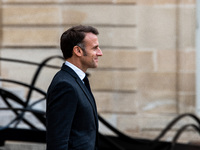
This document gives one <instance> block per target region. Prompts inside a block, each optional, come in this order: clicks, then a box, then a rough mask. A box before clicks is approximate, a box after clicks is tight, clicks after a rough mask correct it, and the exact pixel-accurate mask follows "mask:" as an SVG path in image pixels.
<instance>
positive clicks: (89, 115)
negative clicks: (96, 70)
mask: <svg viewBox="0 0 200 150" xmlns="http://www.w3.org/2000/svg"><path fill="white" fill-rule="evenodd" d="M46 118H47V150H72V149H73V150H95V149H97V133H98V116H97V110H96V105H95V101H94V99H93V96H91V94H90V93H89V91H88V90H87V88H86V86H85V85H84V84H83V82H82V81H81V79H80V78H79V77H78V75H77V74H76V73H75V72H74V71H73V70H72V69H71V68H70V67H68V66H66V65H65V64H63V66H62V68H61V70H60V71H59V72H58V73H57V74H56V75H55V77H54V78H53V80H52V82H51V84H50V86H49V89H48V91H47V111H46Z"/></svg>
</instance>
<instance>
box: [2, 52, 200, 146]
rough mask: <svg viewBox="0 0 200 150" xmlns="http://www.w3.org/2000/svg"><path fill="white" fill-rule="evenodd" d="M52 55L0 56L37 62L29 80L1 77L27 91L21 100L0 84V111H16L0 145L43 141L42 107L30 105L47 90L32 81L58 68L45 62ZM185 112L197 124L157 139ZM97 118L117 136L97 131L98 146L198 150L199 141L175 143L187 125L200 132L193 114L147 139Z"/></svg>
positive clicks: (44, 131)
mask: <svg viewBox="0 0 200 150" xmlns="http://www.w3.org/2000/svg"><path fill="white" fill-rule="evenodd" d="M52 59H61V60H63V58H62V57H61V56H52V57H49V58H47V59H45V60H44V61H42V62H41V63H33V62H29V61H21V60H15V59H8V58H0V61H10V62H15V63H25V64H29V65H37V66H38V67H37V70H36V71H35V74H34V75H33V77H32V81H31V84H27V83H23V82H20V81H15V80H9V79H0V82H10V83H13V84H17V85H20V86H23V87H26V88H28V94H27V97H26V99H25V100H22V99H21V98H20V97H18V96H17V95H15V94H13V93H12V92H10V91H8V90H6V89H3V88H0V97H1V99H2V101H3V102H4V103H5V105H6V106H7V107H1V106H0V111H12V112H13V114H14V115H15V117H14V119H12V120H10V121H9V123H7V124H6V125H5V126H2V127H0V146H2V145H4V142H5V141H6V140H16V141H31V142H40V143H45V134H46V130H45V127H46V126H45V110H36V109H34V108H33V107H34V106H35V105H36V104H38V103H41V102H43V101H45V98H46V92H45V91H43V90H42V89H40V88H38V87H36V86H35V83H36V81H37V79H38V76H39V74H40V72H41V70H42V69H43V68H44V67H49V68H56V69H58V68H60V67H58V66H53V65H47V63H48V62H49V61H50V60H52ZM33 91H34V92H37V93H39V94H40V95H41V96H42V98H40V99H38V100H36V101H34V102H32V103H31V96H32V93H33ZM11 101H13V102H15V103H17V104H18V105H20V106H21V108H15V107H13V106H12V102H11ZM26 113H31V114H32V115H33V116H34V117H35V118H37V119H38V121H39V122H40V123H41V124H42V125H43V127H44V128H43V129H41V128H39V127H37V125H35V123H34V122H31V120H28V119H27V118H25V117H24V116H25V114H26ZM185 116H189V117H191V118H193V119H194V120H195V121H196V124H186V125H184V126H183V127H182V128H181V129H180V130H179V131H178V132H177V134H176V135H175V137H174V139H173V141H172V142H165V141H160V139H161V138H162V137H163V136H164V135H165V134H166V133H167V131H168V130H170V129H171V128H172V126H173V125H174V124H175V123H176V122H178V121H179V120H180V119H182V118H184V117H185ZM99 121H100V122H101V123H102V124H104V125H105V126H106V127H107V128H108V129H110V130H111V131H112V132H114V133H115V134H116V136H108V135H103V134H102V133H100V132H99V146H100V148H99V149H100V150H188V149H190V150H199V149H200V145H199V146H198V145H191V144H179V143H176V142H177V139H178V137H179V136H180V135H181V133H182V132H183V131H184V130H185V129H186V128H187V127H189V126H191V127H193V128H194V129H195V130H196V131H197V132H198V133H200V120H199V118H198V117H196V116H195V115H193V114H183V115H180V116H178V117H177V118H175V119H174V120H173V121H172V122H170V123H169V124H168V125H167V126H166V128H165V129H164V130H163V131H162V132H161V133H160V135H158V137H156V138H155V140H150V139H137V138H132V137H129V136H127V135H125V134H124V133H122V132H120V131H119V130H118V129H116V128H115V127H113V126H112V125H110V124H109V123H108V122H107V121H106V120H105V119H103V118H102V117H101V116H100V115H99ZM21 122H23V123H24V124H26V125H27V126H28V127H29V128H28V129H27V128H26V129H25V128H18V125H19V124H20V123H21Z"/></svg>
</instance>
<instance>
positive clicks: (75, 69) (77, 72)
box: [65, 61, 86, 80]
mask: <svg viewBox="0 0 200 150" xmlns="http://www.w3.org/2000/svg"><path fill="white" fill-rule="evenodd" d="M65 65H67V66H68V67H70V68H71V69H72V70H74V71H75V72H76V74H77V75H78V76H79V78H80V79H81V80H83V79H84V77H85V75H86V74H85V73H84V72H83V71H82V70H81V69H79V68H78V67H76V66H75V65H73V64H72V63H70V62H68V61H65Z"/></svg>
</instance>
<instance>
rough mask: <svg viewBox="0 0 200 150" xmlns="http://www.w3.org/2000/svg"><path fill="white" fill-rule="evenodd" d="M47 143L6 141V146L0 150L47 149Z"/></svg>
mask: <svg viewBox="0 0 200 150" xmlns="http://www.w3.org/2000/svg"><path fill="white" fill-rule="evenodd" d="M45 149H46V144H43V143H32V142H19V141H6V143H5V146H4V147H2V148H0V150H45Z"/></svg>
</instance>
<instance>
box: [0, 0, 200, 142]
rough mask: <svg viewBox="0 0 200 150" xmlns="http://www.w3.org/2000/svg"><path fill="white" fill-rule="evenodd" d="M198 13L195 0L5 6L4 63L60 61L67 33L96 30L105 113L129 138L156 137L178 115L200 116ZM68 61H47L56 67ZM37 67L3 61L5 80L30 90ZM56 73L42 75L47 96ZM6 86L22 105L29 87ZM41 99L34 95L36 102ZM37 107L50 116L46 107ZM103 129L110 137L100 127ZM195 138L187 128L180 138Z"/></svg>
mask: <svg viewBox="0 0 200 150" xmlns="http://www.w3.org/2000/svg"><path fill="white" fill-rule="evenodd" d="M198 9H200V6H199V4H198V2H197V1H196V0H1V2H0V24H1V26H0V46H1V49H0V57H2V58H11V59H19V60H24V61H31V62H37V63H40V62H42V60H44V59H46V58H47V57H50V56H54V55H59V56H62V54H61V51H60V48H59V40H60V36H61V34H62V33H63V32H64V31H65V30H67V29H68V28H69V27H71V26H73V25H78V24H83V25H91V26H94V27H96V28H97V29H98V30H99V32H100V34H99V36H98V37H99V43H100V48H101V49H102V51H103V53H104V55H103V57H101V58H100V61H99V67H98V68H97V69H89V70H88V73H89V74H90V77H89V78H90V83H91V87H92V90H93V94H94V96H95V98H96V103H97V108H98V112H99V114H100V115H102V116H103V117H104V118H105V119H106V120H107V121H108V122H110V123H111V124H112V125H113V126H115V127H116V128H117V129H119V130H121V131H122V132H124V133H125V134H128V135H130V136H133V137H140V138H147V139H154V138H155V137H156V136H157V135H158V134H159V133H160V131H161V130H162V129H163V128H164V127H165V126H166V125H167V124H168V123H169V122H170V121H171V120H172V119H173V118H174V117H176V116H177V115H179V114H182V113H193V114H196V115H200V109H199V108H200V99H198V92H196V91H198V89H197V88H196V87H198V84H200V83H198V82H197V79H198V76H197V75H198V72H197V70H198V68H199V67H200V66H199V67H198V64H197V63H196V62H197V61H196V60H197V59H196V58H197V50H199V49H198V42H200V39H199V38H198V36H197V35H198V32H199V31H198V28H197V27H198V26H197V25H198V22H199V19H198V17H197V16H198V15H197V14H198V11H197V10H198ZM62 63H63V60H61V59H53V60H52V61H50V62H49V64H52V65H56V66H58V67H59V66H61V65H62ZM36 69H37V67H36V66H34V65H32V66H31V65H26V64H21V63H15V62H14V63H13V62H7V61H0V77H1V78H3V79H13V80H17V81H21V82H24V83H27V84H30V83H31V80H32V77H33V74H34V72H35V71H36ZM57 70H58V69H50V68H45V69H43V70H42V71H41V73H40V76H39V78H38V80H37V82H36V87H38V88H40V89H43V90H44V91H46V89H47V87H48V85H49V83H50V81H51V79H52V77H53V76H54V74H55V72H57ZM0 86H1V88H5V89H7V90H9V91H12V92H14V93H15V94H17V95H18V96H20V97H21V98H22V99H23V98H25V97H26V96H27V89H26V88H24V87H20V86H17V85H15V84H11V83H5V82H1V83H0ZM39 96H40V95H38V94H37V93H33V95H32V100H34V99H38V97H39ZM0 104H1V105H3V104H2V103H0ZM37 109H42V110H44V111H45V109H46V108H45V103H41V104H40V105H37ZM27 116H28V114H27ZM9 118H12V114H10V113H1V114H0V124H1V125H3V124H6V120H7V119H9ZM186 121H187V122H189V121H190V120H189V119H188V120H186ZM183 124H184V122H180V123H179V124H178V125H177V126H176V127H175V128H173V129H172V130H171V131H170V132H169V134H168V135H167V136H165V140H171V138H172V137H173V135H174V133H175V132H176V129H178V128H179V127H180V126H181V125H183ZM22 127H23V125H22ZM100 130H101V131H102V132H104V133H105V134H112V133H110V131H109V130H107V129H106V128H104V127H103V126H102V125H100ZM193 139H194V140H197V139H200V138H199V135H198V134H195V133H194V132H193V131H192V130H188V131H187V133H186V134H183V135H182V137H181V139H180V140H181V141H188V140H193Z"/></svg>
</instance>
